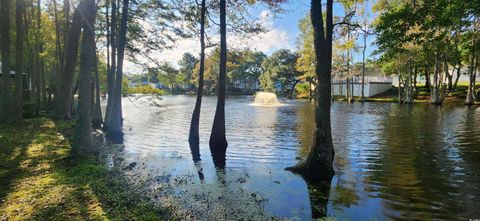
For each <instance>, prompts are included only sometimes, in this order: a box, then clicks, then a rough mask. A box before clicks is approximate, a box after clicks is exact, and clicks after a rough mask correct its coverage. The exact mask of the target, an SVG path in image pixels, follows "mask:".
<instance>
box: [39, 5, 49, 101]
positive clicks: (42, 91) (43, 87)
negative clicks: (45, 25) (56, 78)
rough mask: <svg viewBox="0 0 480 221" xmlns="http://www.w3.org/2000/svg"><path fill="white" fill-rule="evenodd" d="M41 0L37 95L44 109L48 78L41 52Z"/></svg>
mask: <svg viewBox="0 0 480 221" xmlns="http://www.w3.org/2000/svg"><path fill="white" fill-rule="evenodd" d="M41 5H42V4H41V0H37V34H38V38H37V48H38V49H37V62H38V64H37V67H38V70H37V71H38V74H39V85H38V86H39V88H38V92H37V95H38V96H39V97H37V100H38V101H39V105H40V107H41V108H42V109H43V108H45V107H46V100H47V93H46V80H45V70H44V63H43V59H42V58H41V56H40V55H41V54H42V53H43V42H42V38H41V37H40V35H41V28H42V7H41Z"/></svg>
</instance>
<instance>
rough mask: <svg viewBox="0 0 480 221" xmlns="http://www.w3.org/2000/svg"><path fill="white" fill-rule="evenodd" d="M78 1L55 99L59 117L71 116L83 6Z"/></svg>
mask: <svg viewBox="0 0 480 221" xmlns="http://www.w3.org/2000/svg"><path fill="white" fill-rule="evenodd" d="M83 2H84V1H80V3H79V5H78V6H77V8H76V9H75V12H74V13H73V17H72V25H71V27H70V31H69V34H68V42H67V45H66V48H65V67H64V68H63V73H62V75H61V77H60V79H61V83H60V87H59V91H58V93H57V99H55V102H56V103H55V117H56V118H59V119H71V118H72V109H71V106H72V88H73V77H74V71H75V65H76V63H77V57H78V43H79V40H80V32H81V28H82V14H81V12H80V9H81V8H82V7H84V6H83V5H82V4H84V3H83Z"/></svg>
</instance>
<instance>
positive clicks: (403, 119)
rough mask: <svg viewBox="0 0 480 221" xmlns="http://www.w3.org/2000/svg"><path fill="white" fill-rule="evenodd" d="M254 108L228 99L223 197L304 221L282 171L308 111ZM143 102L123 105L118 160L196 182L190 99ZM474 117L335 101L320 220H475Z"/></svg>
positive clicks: (297, 154) (291, 180)
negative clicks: (126, 157) (324, 213)
mask: <svg viewBox="0 0 480 221" xmlns="http://www.w3.org/2000/svg"><path fill="white" fill-rule="evenodd" d="M252 101H253V97H231V98H229V99H227V102H226V132H227V140H228V142H229V146H228V149H227V165H228V168H229V169H230V172H228V171H227V179H231V182H233V183H236V184H235V185H234V184H231V185H233V186H232V187H231V188H233V189H229V191H230V190H231V191H233V192H235V193H236V191H240V190H241V191H243V192H244V193H248V194H249V196H250V198H251V196H252V194H253V195H255V196H257V199H255V200H259V199H260V198H259V197H260V196H261V197H265V198H266V199H267V200H266V201H265V202H263V201H262V202H263V203H264V204H262V208H263V209H264V210H265V211H263V212H266V213H271V214H274V215H275V214H276V215H278V216H286V217H297V218H298V217H300V218H299V219H309V217H310V215H311V207H310V202H311V201H310V199H309V197H308V193H309V192H308V190H307V188H306V184H305V182H304V181H303V180H302V179H301V178H300V177H298V176H296V175H292V174H291V173H288V172H285V171H284V170H283V168H284V167H286V166H289V165H293V164H295V163H297V162H298V159H299V158H300V159H302V158H305V157H306V154H307V153H308V150H309V148H310V147H309V144H310V141H311V136H312V134H313V132H312V131H313V128H314V125H313V124H314V113H313V108H314V107H313V105H312V104H310V103H309V102H306V101H297V100H291V101H290V100H281V103H284V104H285V105H281V106H267V107H265V106H252V105H251V103H252ZM133 102H135V101H133ZM142 102H143V103H140V104H136V105H133V104H132V102H130V101H125V102H123V105H124V106H123V108H124V115H125V122H126V125H128V127H127V128H131V130H128V131H126V134H125V145H126V146H125V151H126V153H127V154H130V158H131V159H134V160H136V161H140V160H144V161H146V162H147V165H150V166H151V167H152V168H156V169H158V171H160V173H162V172H166V173H168V171H173V170H172V168H173V169H175V170H174V171H175V176H182V175H188V176H191V177H194V178H195V177H196V174H197V169H196V168H195V167H194V166H193V163H192V162H191V160H190V157H191V156H190V150H189V148H188V142H187V136H188V128H189V126H190V117H191V112H192V110H193V105H194V103H195V98H194V97H188V96H164V97H163V98H162V100H161V101H158V104H159V107H158V106H155V107H150V106H149V105H148V102H144V100H142ZM215 105H216V98H215V97H205V98H204V101H203V105H202V113H201V120H200V122H201V123H200V135H201V137H200V147H201V154H202V159H203V161H202V165H203V171H204V173H205V179H206V181H205V183H206V185H210V184H212V183H214V182H217V181H218V177H216V176H215V171H214V170H213V169H212V168H213V166H212V163H211V160H210V159H209V158H210V152H209V147H208V139H209V136H210V130H211V124H212V121H213V115H214V113H215ZM478 110H480V108H465V107H463V106H445V107H443V108H437V107H433V106H429V105H422V104H416V105H401V106H400V105H397V104H393V103H365V104H361V103H354V104H351V105H347V104H345V103H337V102H335V103H333V105H332V134H333V142H334V145H335V151H336V160H335V169H336V170H337V175H336V176H335V178H334V180H333V181H332V186H331V189H330V191H328V192H327V194H328V195H327V196H326V198H327V199H329V200H328V207H327V210H328V214H329V215H331V216H338V217H339V219H349V220H354V219H356V218H358V219H375V218H376V219H379V220H385V219H392V220H409V219H416V220H430V219H440V220H449V219H456V218H459V217H470V218H471V217H480V212H479V211H478V208H480V192H479V191H478V187H479V186H480V172H479V171H480V149H479V147H480V114H479V113H480V111H478ZM152 173H153V172H152ZM229 174H230V175H229ZM233 174H235V175H233ZM239 174H242V175H239ZM187 183H188V182H187ZM192 183H196V182H195V181H192ZM185 185H187V184H185ZM188 185H194V184H188ZM188 185H187V187H188ZM212 185H213V184H212ZM187 187H185V188H187ZM192 187H193V186H192ZM182 188H183V187H182ZM209 188H210V187H209ZM236 188H239V189H236ZM193 189H194V190H191V191H193V192H192V193H193V194H200V195H201V194H202V193H203V192H202V188H193ZM292 190H295V192H292ZM182 191H183V190H182ZM185 191H186V190H185ZM280 196H281V197H280ZM286 199H287V200H286ZM255 200H254V201H255ZM175 202H177V203H178V202H184V201H182V200H180V201H175ZM209 202H210V201H209ZM210 203H214V202H210ZM239 203H240V202H239ZM179 204H180V205H181V203H179ZM217 205H218V204H217ZM218 206H221V207H225V205H218ZM223 209H225V210H228V208H223ZM257 209H259V208H256V209H255V211H257ZM217 212H218V211H217ZM237 212H238V211H237ZM246 213H248V211H246Z"/></svg>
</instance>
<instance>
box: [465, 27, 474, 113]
mask: <svg viewBox="0 0 480 221" xmlns="http://www.w3.org/2000/svg"><path fill="white" fill-rule="evenodd" d="M475 31H476V25H474V35H473V41H472V53H471V55H470V58H471V60H470V66H469V75H470V77H469V81H468V90H467V98H466V99H465V104H466V105H472V104H474V103H475V81H476V79H475V77H476V76H475V75H476V69H477V67H476V64H477V62H476V60H477V59H476V50H475V47H476V43H477V42H476V40H477V39H476V33H475Z"/></svg>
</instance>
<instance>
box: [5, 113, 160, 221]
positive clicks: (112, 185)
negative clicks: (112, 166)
mask: <svg viewBox="0 0 480 221" xmlns="http://www.w3.org/2000/svg"><path fill="white" fill-rule="evenodd" d="M72 132H73V122H60V121H52V120H50V119H47V118H40V119H31V120H26V121H24V122H23V123H17V124H0V220H159V219H162V217H163V215H164V214H163V212H162V211H161V209H160V208H158V207H156V206H155V205H153V204H151V203H150V202H148V201H147V200H143V199H142V198H141V197H139V196H140V195H141V194H138V193H137V192H136V190H135V189H132V188H131V186H129V185H128V182H127V181H126V179H125V178H122V177H121V176H118V175H115V172H113V171H110V170H108V169H107V168H106V167H105V166H104V164H103V163H102V162H101V161H100V160H98V159H97V158H96V157H93V156H92V157H90V158H83V159H74V158H72V157H71V156H70V137H72Z"/></svg>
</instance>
